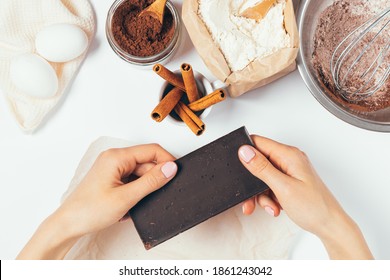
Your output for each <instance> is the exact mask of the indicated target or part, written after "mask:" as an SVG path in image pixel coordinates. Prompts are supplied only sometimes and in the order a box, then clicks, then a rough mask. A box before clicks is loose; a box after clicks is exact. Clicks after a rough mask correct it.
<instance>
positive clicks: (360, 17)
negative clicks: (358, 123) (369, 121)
mask: <svg viewBox="0 0 390 280" xmlns="http://www.w3.org/2000/svg"><path fill="white" fill-rule="evenodd" d="M386 6H388V0H370V1H368V0H350V1H341V0H337V1H335V2H334V3H333V4H332V5H330V6H329V7H327V8H326V9H325V10H324V11H323V12H322V13H321V15H320V19H319V21H318V24H317V28H316V32H315V38H314V51H313V66H314V68H315V69H316V72H317V75H318V77H319V79H320V80H321V81H322V82H323V84H324V86H325V87H326V88H327V89H328V90H329V92H330V93H331V96H332V98H337V99H338V101H339V102H341V103H342V104H344V105H345V106H348V107H350V108H352V109H354V110H358V111H377V110H380V109H383V108H386V107H389V106H390V79H388V80H387V82H386V83H385V85H384V86H383V87H382V88H381V89H380V90H379V91H378V92H376V93H375V94H374V95H372V96H370V97H367V98H365V99H364V100H356V101H355V102H350V101H346V100H344V99H342V97H341V95H340V94H339V93H338V90H337V88H336V87H335V84H334V81H333V77H332V74H331V71H330V63H329V62H330V61H331V59H332V54H333V52H334V50H335V48H336V47H337V45H338V44H339V43H340V42H341V41H342V40H343V39H344V38H345V37H346V36H347V35H348V34H349V33H350V32H352V31H353V30H355V29H356V28H357V27H358V26H360V25H361V24H363V23H364V22H366V21H367V20H368V19H370V18H371V17H373V16H375V15H376V14H378V13H379V12H381V11H382V10H383V9H384V7H386ZM383 35H384V36H387V38H386V37H383V38H379V39H378V40H377V41H376V42H375V44H377V46H378V44H383V45H384V44H385V42H388V40H390V35H389V34H388V33H385V32H384V33H383ZM365 45H366V42H363V44H362V45H361V46H360V49H359V48H357V49H356V50H357V52H361V51H362V50H363V48H364V47H365ZM383 45H382V46H383ZM369 50H370V51H373V52H376V51H378V48H376V47H375V46H372V47H370V49H369ZM366 58H369V59H368V60H367V59H366ZM374 58H375V54H374V53H373V54H372V55H367V56H364V57H363V58H362V61H361V63H362V64H363V68H366V69H367V68H369V66H370V64H371V62H372V61H373V59H374ZM364 65H366V67H364ZM349 82H350V83H351V84H355V86H356V87H357V88H359V87H360V85H361V83H362V82H363V81H362V79H354V80H351V81H349Z"/></svg>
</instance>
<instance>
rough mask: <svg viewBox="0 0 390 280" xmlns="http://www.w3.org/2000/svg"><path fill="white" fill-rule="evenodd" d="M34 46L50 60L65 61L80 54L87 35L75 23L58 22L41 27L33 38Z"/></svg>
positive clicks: (83, 50)
mask: <svg viewBox="0 0 390 280" xmlns="http://www.w3.org/2000/svg"><path fill="white" fill-rule="evenodd" d="M35 47H36V50H37V52H38V54H40V55H41V56H42V57H43V58H45V59H47V60H48V61H51V62H67V61H71V60H73V59H75V58H77V57H79V56H80V55H82V54H83V53H84V52H85V50H86V49H87V47H88V37H87V35H86V34H85V32H84V31H83V30H82V29H81V28H79V27H78V26H76V25H73V24H67V23H60V24H53V25H49V26H47V27H45V28H43V29H42V30H41V31H40V32H39V33H38V34H37V36H36V38H35Z"/></svg>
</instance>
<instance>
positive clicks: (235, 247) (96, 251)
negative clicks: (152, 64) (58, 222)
mask: <svg viewBox="0 0 390 280" xmlns="http://www.w3.org/2000/svg"><path fill="white" fill-rule="evenodd" d="M135 144H136V143H131V142H128V141H125V140H119V139H114V138H108V137H103V138H100V139H98V140H97V141H95V142H94V143H93V144H92V145H91V146H90V148H89V149H88V151H87V152H86V154H85V155H84V157H83V159H82V160H81V162H80V164H79V167H78V168H77V170H76V173H75V175H74V177H73V179H72V181H71V183H70V186H69V189H68V190H67V192H66V193H65V194H64V196H63V197H64V198H65V197H67V196H68V195H69V194H70V193H71V192H72V191H73V190H74V188H75V187H76V186H77V185H78V184H79V183H80V182H81V180H82V179H83V178H84V176H85V174H86V173H87V172H88V170H89V169H90V168H91V166H92V164H93V162H94V161H95V159H96V157H97V156H98V155H99V153H100V152H102V151H104V150H106V149H109V148H120V147H126V146H132V145H135ZM297 231H298V228H297V226H295V225H294V224H293V223H292V222H291V221H290V220H289V219H288V218H287V217H286V216H285V215H284V214H282V215H281V216H280V217H278V218H273V217H271V216H269V215H268V214H266V213H265V212H264V211H262V210H257V211H255V213H254V214H253V215H251V216H245V215H243V214H242V210H241V205H237V206H236V207H233V208H231V209H229V210H227V211H225V212H223V213H221V214H219V215H217V216H215V217H213V218H211V219H209V220H207V221H205V222H203V223H201V224H199V225H197V226H196V227H194V228H192V229H190V230H187V231H186V232H184V233H182V234H179V235H178V236H176V237H174V238H172V239H170V240H168V241H166V242H164V243H163V244H160V245H158V246H157V247H155V248H153V249H151V250H148V251H146V250H145V248H144V246H143V243H142V241H141V239H140V238H139V236H138V234H137V231H136V230H135V227H134V225H133V223H132V221H131V220H128V221H126V222H122V223H116V224H115V225H113V226H111V227H109V228H107V229H105V230H102V231H100V232H96V233H93V234H89V235H87V236H84V237H82V238H81V239H80V240H79V241H78V242H77V243H76V245H75V246H74V247H73V248H72V249H71V251H70V252H69V253H68V254H67V256H66V259H87V260H89V259H109V260H117V259H139V260H146V259H204V260H219V259H287V258H288V257H289V253H290V249H291V248H292V245H293V241H294V237H295V235H296V233H297Z"/></svg>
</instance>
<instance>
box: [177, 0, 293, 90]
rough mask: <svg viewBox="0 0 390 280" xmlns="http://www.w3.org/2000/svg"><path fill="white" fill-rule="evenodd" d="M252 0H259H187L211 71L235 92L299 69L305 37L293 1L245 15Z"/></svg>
mask: <svg viewBox="0 0 390 280" xmlns="http://www.w3.org/2000/svg"><path fill="white" fill-rule="evenodd" d="M249 2H251V3H252V4H253V2H254V1H248V0H184V3H183V12H182V18H183V22H184V24H185V26H186V28H187V31H188V33H189V35H190V38H191V40H192V42H193V44H194V46H195V48H196V50H197V51H198V53H199V55H200V56H201V58H202V59H203V61H204V62H205V64H206V65H207V67H208V68H209V69H210V71H211V72H212V73H213V74H214V75H215V76H216V77H217V78H218V79H219V80H221V81H223V82H224V83H225V84H227V85H228V86H229V91H230V95H231V96H232V97H237V96H239V95H241V94H243V93H245V92H247V91H250V90H252V89H255V88H258V87H261V86H263V85H265V84H268V83H270V82H272V81H274V80H276V79H279V78H280V77H282V76H284V75H286V74H288V73H290V72H292V71H293V70H294V69H295V68H296V63H295V59H296V57H297V54H298V45H299V36H298V29H297V25H296V20H295V14H294V7H293V3H292V0H285V1H284V0H277V1H276V4H275V5H274V7H272V8H271V9H270V10H269V12H268V13H267V14H266V16H265V17H264V18H263V19H262V20H260V21H255V20H250V19H247V18H244V17H242V16H240V13H241V12H242V10H244V9H245V8H246V7H248V5H249V4H250V3H249ZM206 21H207V24H206ZM259 42H260V43H259ZM259 55H260V56H259Z"/></svg>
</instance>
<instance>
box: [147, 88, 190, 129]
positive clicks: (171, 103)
mask: <svg viewBox="0 0 390 280" xmlns="http://www.w3.org/2000/svg"><path fill="white" fill-rule="evenodd" d="M183 93H184V92H183V91H182V90H180V89H179V88H177V87H174V88H173V89H172V90H171V91H170V92H168V93H167V95H165V96H164V98H163V99H162V100H161V101H160V103H159V104H158V105H157V106H156V108H154V110H153V112H152V114H151V116H152V119H153V120H155V121H156V122H161V121H162V120H163V119H165V117H166V116H168V115H169V113H171V111H172V110H173V109H174V108H175V106H176V105H177V103H178V102H179V100H180V98H181V97H182V95H183Z"/></svg>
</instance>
